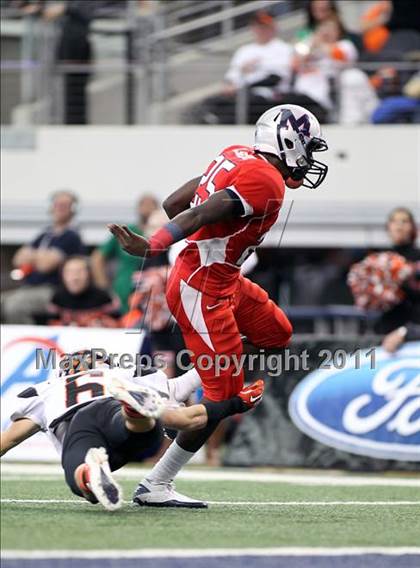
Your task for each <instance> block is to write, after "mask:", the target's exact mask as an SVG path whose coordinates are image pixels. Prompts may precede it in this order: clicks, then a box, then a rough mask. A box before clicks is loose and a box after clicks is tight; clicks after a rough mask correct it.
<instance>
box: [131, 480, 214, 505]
mask: <svg viewBox="0 0 420 568" xmlns="http://www.w3.org/2000/svg"><path fill="white" fill-rule="evenodd" d="M133 502H134V503H136V504H137V505H140V506H146V507H184V508H188V509H207V507H208V504H207V503H206V502H205V501H198V500H197V499H191V497H187V496H186V495H182V493H178V492H177V491H175V485H174V483H173V482H168V483H152V482H151V481H149V480H148V479H144V480H143V481H142V482H141V483H140V484H139V485H138V486H137V489H136V491H135V493H134V495H133Z"/></svg>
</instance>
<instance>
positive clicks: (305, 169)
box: [277, 121, 328, 189]
mask: <svg viewBox="0 0 420 568" xmlns="http://www.w3.org/2000/svg"><path fill="white" fill-rule="evenodd" d="M289 124H290V123H289ZM284 126H285V124H284V122H283V121H281V122H280V123H279V124H278V125H277V141H278V144H279V150H280V159H281V160H282V161H283V163H284V164H285V166H286V167H287V169H288V171H289V175H290V177H291V178H292V179H293V180H294V181H301V180H303V183H302V185H303V187H307V188H309V189H315V188H317V187H319V186H320V185H321V183H322V182H323V181H324V179H325V177H326V175H327V173H328V166H327V165H326V164H324V163H323V162H319V161H318V160H315V159H314V158H313V152H324V151H325V150H328V145H327V143H326V142H325V140H323V139H322V138H317V137H312V138H311V139H310V140H308V141H306V140H305V135H304V133H303V132H302V131H301V130H299V129H297V128H294V127H293V126H292V125H290V126H291V128H292V131H291V134H292V136H293V138H294V140H291V139H290V138H289V137H284V136H282V129H283V128H284ZM306 138H307V137H306ZM282 139H283V140H282ZM292 151H293V154H294V155H293V157H292V159H288V158H290V157H291V156H290V154H291V153H292ZM290 161H292V162H293V163H292V164H290Z"/></svg>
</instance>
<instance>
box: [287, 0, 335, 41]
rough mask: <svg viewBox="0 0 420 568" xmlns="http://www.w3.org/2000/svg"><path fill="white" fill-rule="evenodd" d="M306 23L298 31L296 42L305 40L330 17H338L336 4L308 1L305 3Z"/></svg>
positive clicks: (332, 2) (328, 1) (330, 1)
mask: <svg viewBox="0 0 420 568" xmlns="http://www.w3.org/2000/svg"><path fill="white" fill-rule="evenodd" d="M305 11H306V14H305V16H306V22H305V25H304V26H303V27H302V28H301V29H300V30H299V31H298V33H297V40H298V41H305V40H307V39H308V38H309V37H310V36H311V35H312V34H313V33H314V32H315V30H316V28H317V27H318V26H319V24H322V23H323V22H326V21H327V20H329V19H330V18H331V17H336V18H338V17H339V14H338V10H337V3H336V2H335V1H334V0H309V1H308V2H307V3H306V8H305Z"/></svg>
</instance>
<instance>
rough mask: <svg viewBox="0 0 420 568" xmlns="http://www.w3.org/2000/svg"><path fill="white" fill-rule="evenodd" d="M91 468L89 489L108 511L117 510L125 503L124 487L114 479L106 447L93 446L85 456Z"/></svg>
mask: <svg viewBox="0 0 420 568" xmlns="http://www.w3.org/2000/svg"><path fill="white" fill-rule="evenodd" d="M85 463H86V465H87V466H88V468H89V484H88V485H89V489H90V491H91V492H92V493H93V494H94V496H95V497H96V499H97V500H98V501H99V503H100V504H101V505H102V506H103V507H104V508H105V509H107V510H108V511H115V510H116V509H119V508H120V507H121V505H122V504H123V494H122V489H121V487H120V486H119V485H118V483H117V482H116V481H115V480H114V479H113V477H112V473H111V469H110V467H109V463H108V454H107V453H106V451H105V448H91V449H90V450H89V451H88V452H87V454H86V457H85Z"/></svg>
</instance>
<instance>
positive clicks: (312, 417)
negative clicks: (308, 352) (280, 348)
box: [289, 342, 420, 461]
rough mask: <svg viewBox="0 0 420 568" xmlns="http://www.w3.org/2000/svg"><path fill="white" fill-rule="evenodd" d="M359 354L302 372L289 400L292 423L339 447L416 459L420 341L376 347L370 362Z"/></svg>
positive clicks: (419, 449) (419, 446) (419, 451)
mask: <svg viewBox="0 0 420 568" xmlns="http://www.w3.org/2000/svg"><path fill="white" fill-rule="evenodd" d="M364 353H366V352H361V354H362V358H361V360H360V359H359V363H360V364H359V365H355V359H354V358H350V359H349V360H348V362H347V364H346V366H345V367H344V368H342V369H340V370H338V369H328V370H318V371H315V372H313V373H310V374H309V375H308V376H307V377H305V378H304V379H303V381H302V382H300V383H299V385H298V386H297V387H296V388H295V390H294V391H293V393H292V396H291V397H290V400H289V413H290V416H291V418H292V420H293V422H294V423H295V425H296V426H297V427H298V428H299V429H300V430H302V432H304V433H305V434H307V435H308V436H310V437H311V438H314V439H315V440H318V441H319V442H322V443H324V444H327V445H328V446H332V447H334V448H337V449H339V450H345V451H347V452H351V453H354V454H360V455H364V456H370V457H375V458H383V459H393V460H406V461H420V342H413V343H407V344H406V345H405V346H404V347H403V348H402V349H400V350H399V351H398V352H397V353H396V354H394V355H390V354H388V353H386V352H385V351H383V350H382V349H381V348H377V349H376V357H375V362H374V365H371V360H370V358H369V359H368V358H367V357H365V356H364Z"/></svg>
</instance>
